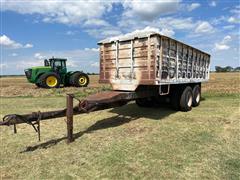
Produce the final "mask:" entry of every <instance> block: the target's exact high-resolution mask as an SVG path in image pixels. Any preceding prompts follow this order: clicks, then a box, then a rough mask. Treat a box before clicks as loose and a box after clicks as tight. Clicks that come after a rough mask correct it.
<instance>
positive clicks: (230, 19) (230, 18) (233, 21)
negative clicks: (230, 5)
mask: <svg viewBox="0 0 240 180" xmlns="http://www.w3.org/2000/svg"><path fill="white" fill-rule="evenodd" d="M228 22H229V23H240V19H239V18H237V17H233V16H231V17H229V18H228Z"/></svg>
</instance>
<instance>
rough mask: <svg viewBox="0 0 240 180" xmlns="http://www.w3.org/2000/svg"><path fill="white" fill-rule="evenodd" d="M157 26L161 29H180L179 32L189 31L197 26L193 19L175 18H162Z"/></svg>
mask: <svg viewBox="0 0 240 180" xmlns="http://www.w3.org/2000/svg"><path fill="white" fill-rule="evenodd" d="M157 24H159V26H160V27H165V28H170V27H171V28H173V29H179V30H183V29H186V30H189V29H192V28H194V27H195V26H196V25H195V23H194V22H193V20H192V18H191V17H188V18H174V17H165V18H160V19H159V20H158V21H157Z"/></svg>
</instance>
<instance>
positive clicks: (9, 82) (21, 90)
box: [0, 75, 110, 97]
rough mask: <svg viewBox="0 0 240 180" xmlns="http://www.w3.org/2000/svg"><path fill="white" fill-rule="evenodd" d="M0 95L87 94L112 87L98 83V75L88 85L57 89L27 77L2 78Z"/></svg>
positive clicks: (0, 80)
mask: <svg viewBox="0 0 240 180" xmlns="http://www.w3.org/2000/svg"><path fill="white" fill-rule="evenodd" d="M0 85H1V90H0V97H48V96H65V95H66V94H68V93H73V94H77V95H78V96H85V95H88V94H92V93H96V92H100V91H103V90H108V89H110V86H109V85H102V84H99V83H98V76H95V75H94V76H90V84H89V86H88V87H84V88H76V87H61V88H57V89H43V88H38V87H37V86H36V85H35V84H31V83H29V82H27V80H26V78H25V77H6V78H0Z"/></svg>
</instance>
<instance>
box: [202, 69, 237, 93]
mask: <svg viewBox="0 0 240 180" xmlns="http://www.w3.org/2000/svg"><path fill="white" fill-rule="evenodd" d="M202 91H203V93H205V94H214V95H221V94H223V95H224V94H239V93H240V73H211V75H210V81H209V82H208V83H206V84H203V88H202Z"/></svg>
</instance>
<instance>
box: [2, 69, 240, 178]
mask: <svg viewBox="0 0 240 180" xmlns="http://www.w3.org/2000/svg"><path fill="white" fill-rule="evenodd" d="M0 83H1V101H0V107H1V117H2V116H3V115H5V114H9V113H20V114H22V113H29V112H32V111H38V110H40V111H49V110H54V109H58V108H63V107H65V103H66V102H65V98H64V96H65V93H69V92H71V93H77V95H78V96H79V97H84V96H86V95H88V94H91V93H95V92H98V91H101V90H107V89H109V88H110V87H109V86H107V85H105V86H102V85H99V84H98V83H97V76H92V77H91V84H90V87H89V88H83V89H76V88H61V89H57V90H48V89H39V88H36V87H35V86H34V85H31V84H28V83H26V81H25V79H24V78H0ZM239 84H240V73H219V74H215V73H214V74H211V80H210V81H209V83H207V84H204V85H203V94H202V96H203V100H202V102H201V105H200V106H199V107H197V108H193V110H192V111H191V112H187V113H184V112H175V111H172V110H171V109H169V108H139V107H137V106H136V105H135V103H129V104H128V105H126V106H123V107H120V108H114V109H108V110H104V111H99V112H94V113H90V114H84V115H78V116H75V117H74V134H75V141H74V142H73V143H72V144H70V145H66V137H65V136H66V124H65V118H58V119H55V120H52V121H46V122H43V123H41V129H42V133H41V134H42V136H41V139H42V140H41V142H38V141H37V134H36V133H35V132H34V130H33V129H32V127H31V126H29V125H18V126H17V128H18V133H17V134H13V128H12V127H0V135H1V148H0V157H1V158H0V174H1V179H236V180H237V179H239V177H240V121H239V119H240V96H239V95H240V87H239V86H240V85H239Z"/></svg>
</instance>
